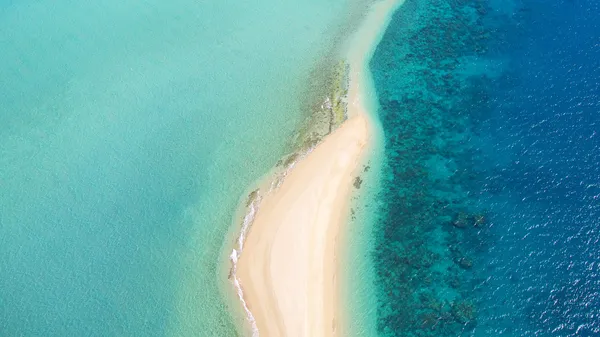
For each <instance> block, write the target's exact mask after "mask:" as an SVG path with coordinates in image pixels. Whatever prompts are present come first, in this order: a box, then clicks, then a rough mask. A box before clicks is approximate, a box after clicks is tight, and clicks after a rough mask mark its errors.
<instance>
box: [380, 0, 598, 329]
mask: <svg viewBox="0 0 600 337" xmlns="http://www.w3.org/2000/svg"><path fill="white" fill-rule="evenodd" d="M371 68H372V70H373V73H374V78H375V84H376V87H377V91H378V95H379V97H380V103H381V107H382V108H381V111H380V117H381V120H382V123H383V127H384V131H385V137H386V157H387V162H386V165H385V168H384V171H385V174H384V175H383V176H385V177H386V178H385V181H384V183H385V186H386V188H385V189H384V190H383V191H382V192H381V193H380V196H379V198H380V200H381V201H382V204H383V205H384V206H382V208H381V210H380V219H379V224H378V225H377V226H376V228H375V235H376V237H377V239H378V243H379V245H378V246H377V247H376V248H375V249H374V251H373V256H374V261H376V262H375V264H376V265H377V269H378V274H377V285H378V292H379V295H378V298H379V300H378V301H379V307H378V329H379V332H380V335H382V336H495V335H505V336H599V335H600V266H599V263H600V4H599V3H598V2H596V1H589V0H587V1H586V0H571V1H536V0H522V1H492V0H407V1H406V3H405V4H404V5H403V6H402V7H401V8H400V9H399V11H398V12H397V13H396V14H395V16H394V20H393V22H392V24H391V25H390V27H389V28H388V31H387V32H386V35H385V36H384V38H383V41H382V43H381V44H380V45H379V47H378V49H377V51H376V53H375V56H374V59H373V61H372V63H371Z"/></svg>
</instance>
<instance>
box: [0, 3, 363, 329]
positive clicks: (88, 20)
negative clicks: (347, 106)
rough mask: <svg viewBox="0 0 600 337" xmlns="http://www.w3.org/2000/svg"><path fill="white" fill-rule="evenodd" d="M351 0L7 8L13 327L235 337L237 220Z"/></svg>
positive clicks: (1, 95)
mask: <svg viewBox="0 0 600 337" xmlns="http://www.w3.org/2000/svg"><path fill="white" fill-rule="evenodd" d="M351 3H352V2H351V1H346V0H332V1H327V2H323V1H292V0H286V1H270V0H268V1H259V2H256V1H254V2H247V1H246V2H244V1H231V0H219V1H195V0H194V1H192V0H171V1H159V0H146V1H134V0H106V1H88V0H76V1H74V0H53V1H49V0H0V336H48V337H51V336H167V335H169V336H234V335H236V326H237V325H239V323H241V321H240V320H241V319H243V317H235V315H234V317H232V315H231V314H230V312H231V311H233V312H235V311H236V310H238V311H241V307H238V306H239V304H238V303H233V306H234V307H235V308H231V307H229V305H231V303H230V302H235V298H233V299H231V301H229V300H228V299H227V296H226V295H227V294H228V293H229V294H233V290H232V289H230V288H229V287H230V286H231V285H230V283H229V282H228V281H227V270H226V269H227V260H226V259H227V256H228V253H229V251H227V249H228V248H227V247H229V246H231V245H232V243H233V242H229V241H228V239H226V238H230V236H229V235H228V233H229V232H230V227H231V224H232V223H233V222H234V219H233V218H234V213H235V212H236V209H237V207H238V204H239V201H240V200H241V198H242V197H243V196H245V193H246V192H247V191H246V188H247V187H248V186H250V185H251V184H252V183H253V182H254V181H255V180H257V179H259V178H260V177H261V175H263V174H265V173H266V172H267V171H268V170H269V169H270V168H271V167H272V166H274V164H275V163H276V162H277V160H278V159H279V158H280V157H281V156H282V155H283V154H284V153H286V151H288V150H289V148H288V144H289V140H290V138H292V136H293V134H294V132H295V130H297V129H298V126H299V125H300V123H301V122H302V121H303V120H304V119H305V117H306V116H307V115H308V114H309V113H308V111H307V102H311V101H314V100H317V101H318V100H320V99H321V100H324V99H325V96H323V97H317V96H318V94H315V93H318V92H319V90H320V88H314V87H313V86H314V83H315V79H317V78H318V76H315V74H319V73H323V72H326V71H323V69H319V67H320V66H326V65H327V59H328V58H330V56H331V53H332V49H334V47H335V45H336V43H337V41H341V40H343V39H342V38H340V37H341V36H344V34H346V30H345V29H343V27H344V25H346V24H348V22H346V23H344V21H345V20H347V17H348V16H349V15H350V14H349V13H350V8H352V4H351ZM317 82H318V81H317ZM314 95H316V96H314ZM313 96H314V97H313Z"/></svg>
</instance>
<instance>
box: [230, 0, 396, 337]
mask: <svg viewBox="0 0 600 337" xmlns="http://www.w3.org/2000/svg"><path fill="white" fill-rule="evenodd" d="M397 4H398V1H397V0H384V1H382V2H379V3H377V4H376V5H374V6H373V7H372V9H371V11H370V12H369V13H368V15H367V17H366V18H365V21H364V23H363V25H362V26H361V29H360V30H359V31H357V34H356V35H355V37H354V39H353V43H352V45H351V49H350V53H349V54H348V62H349V64H350V83H349V90H348V100H349V104H348V116H350V118H349V119H348V120H347V121H346V122H344V123H343V124H342V126H340V128H339V129H337V130H336V131H334V132H333V133H332V134H331V135H329V136H327V137H326V138H325V140H324V141H323V142H322V143H321V144H319V145H318V146H317V147H316V148H315V149H314V150H313V151H312V152H311V153H309V154H308V155H307V156H306V157H305V158H303V159H302V160H300V161H299V162H298V163H297V164H296V167H295V168H294V169H293V170H292V171H291V173H289V175H288V176H287V177H286V178H285V181H284V182H283V184H282V185H281V186H280V188H279V189H277V190H275V191H273V192H272V193H270V194H268V195H267V196H265V198H264V199H263V200H262V202H261V205H260V209H259V210H258V212H257V213H256V217H255V219H254V222H253V224H252V227H251V228H250V232H249V233H248V236H247V239H246V242H245V244H244V251H243V254H241V257H240V258H239V261H238V264H237V275H238V278H239V280H240V283H241V288H242V289H243V296H244V299H245V301H246V303H247V305H248V308H249V310H250V311H251V312H252V315H253V317H254V319H255V322H256V327H257V328H258V333H259V334H260V336H261V337H291V336H305V337H330V336H336V331H339V327H338V324H340V322H339V321H340V312H342V310H341V308H340V300H339V280H337V279H336V274H337V271H338V265H337V260H336V251H337V250H338V249H339V248H338V247H336V240H337V238H338V237H339V235H340V233H341V231H343V230H344V226H345V224H346V223H347V220H348V213H349V205H348V204H349V201H350V196H351V192H352V189H353V186H352V184H353V181H354V179H355V177H356V176H357V174H358V170H359V169H360V165H361V163H362V161H363V159H364V157H365V155H366V153H367V152H368V146H369V144H370V141H371V133H372V126H371V123H370V119H369V116H368V115H367V111H368V110H367V109H369V108H372V105H373V103H372V101H373V99H374V96H373V87H372V79H371V77H370V72H369V71H368V67H367V65H368V62H369V60H370V58H371V55H372V53H373V50H374V47H375V46H376V45H377V43H378V42H379V39H380V37H381V35H382V33H383V31H384V30H385V28H386V26H387V23H388V22H389V16H390V14H391V12H392V11H393V10H394V9H395V8H396V6H397Z"/></svg>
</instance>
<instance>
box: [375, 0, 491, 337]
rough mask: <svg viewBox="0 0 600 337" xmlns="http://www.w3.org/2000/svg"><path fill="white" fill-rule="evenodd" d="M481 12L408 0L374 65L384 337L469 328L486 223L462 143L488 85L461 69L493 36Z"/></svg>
mask: <svg viewBox="0 0 600 337" xmlns="http://www.w3.org/2000/svg"><path fill="white" fill-rule="evenodd" d="M486 6H487V5H486V2H485V1H483V0H407V1H406V2H405V3H404V5H403V6H402V7H401V8H400V9H399V10H398V12H397V13H396V14H395V15H394V18H393V20H392V23H391V24H390V27H389V28H388V31H387V32H386V34H385V35H384V37H383V40H382V42H381V44H380V45H379V46H378V48H377V50H376V52H375V55H374V59H373V61H372V62H371V69H372V71H373V75H374V79H375V85H376V88H377V92H378V95H379V101H380V105H381V109H380V119H381V121H382V125H383V128H384V133H385V157H386V162H385V164H384V168H383V170H384V172H383V173H384V174H382V177H383V178H382V179H383V181H382V183H383V186H384V188H383V190H382V191H381V193H380V195H379V196H378V199H379V200H380V205H381V206H380V209H379V211H378V219H377V225H376V228H375V236H376V241H377V243H378V245H377V247H376V248H375V250H374V252H373V260H374V262H375V265H376V269H377V284H378V291H379V307H378V330H379V333H380V335H381V336H458V335H461V334H462V333H463V332H464V331H465V330H464V329H465V328H472V327H474V326H475V324H476V316H477V303H476V302H475V300H474V298H473V289H474V287H475V284H476V280H475V279H474V275H473V271H472V269H473V268H474V267H476V266H477V263H478V252H479V251H481V249H484V244H483V243H482V242H483V241H484V240H483V238H482V236H484V235H485V233H486V232H485V222H486V221H485V215H484V214H485V210H482V209H479V208H478V206H477V203H476V202H475V200H474V199H475V198H473V196H472V194H470V191H471V190H473V189H477V188H478V186H473V185H472V182H473V181H475V180H476V179H474V178H475V177H478V174H480V173H479V172H476V171H474V170H473V169H472V165H470V163H471V160H472V159H471V158H472V157H473V155H474V153H475V152H476V151H477V149H473V148H470V147H468V146H467V145H466V144H467V141H466V140H467V139H469V137H472V136H473V135H474V131H473V130H474V129H475V126H476V125H477V123H479V121H480V120H481V118H482V117H483V116H485V114H486V113H487V112H488V111H489V110H490V109H489V107H490V104H491V103H490V102H489V99H488V97H489V95H488V94H487V92H486V90H487V88H488V86H489V78H487V77H486V76H474V75H473V74H471V73H468V72H466V71H464V68H465V67H466V63H467V62H466V61H465V60H470V59H473V58H477V57H480V56H482V55H484V54H485V53H486V52H487V49H488V43H487V42H488V41H489V39H491V38H492V36H493V32H492V29H491V28H490V27H492V26H493V20H492V21H490V22H488V21H489V20H490V19H489V15H490V14H489V13H490V11H489V10H488V8H487V7H486Z"/></svg>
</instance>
